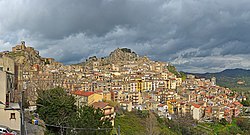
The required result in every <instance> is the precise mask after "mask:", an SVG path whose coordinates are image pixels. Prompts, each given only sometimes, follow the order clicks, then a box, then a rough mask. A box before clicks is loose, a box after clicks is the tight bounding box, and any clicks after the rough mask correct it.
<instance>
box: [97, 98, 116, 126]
mask: <svg viewBox="0 0 250 135" xmlns="http://www.w3.org/2000/svg"><path fill="white" fill-rule="evenodd" d="M92 105H93V107H94V108H95V109H98V108H99V109H101V110H102V111H103V114H104V118H107V119H109V120H110V122H111V123H112V126H114V125H115V111H114V110H115V109H114V107H112V106H110V105H109V103H106V102H94V103H93V104H92Z"/></svg>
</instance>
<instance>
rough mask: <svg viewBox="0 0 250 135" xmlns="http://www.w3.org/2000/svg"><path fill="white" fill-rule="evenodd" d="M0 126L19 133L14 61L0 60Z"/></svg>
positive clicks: (3, 58) (8, 59) (18, 108)
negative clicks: (15, 101) (15, 99)
mask: <svg viewBox="0 0 250 135" xmlns="http://www.w3.org/2000/svg"><path fill="white" fill-rule="evenodd" d="M0 68H1V70H0V93H1V94H0V125H4V126H7V127H9V128H11V129H12V130H16V131H20V106H19V104H18V103H14V102H13V101H14V82H15V79H14V61H13V60H12V59H10V58H7V57H2V58H0Z"/></svg>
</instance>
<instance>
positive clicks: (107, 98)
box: [103, 91, 111, 100]
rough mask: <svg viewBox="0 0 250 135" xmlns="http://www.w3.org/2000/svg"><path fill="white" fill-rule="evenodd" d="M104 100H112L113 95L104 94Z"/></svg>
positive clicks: (106, 92)
mask: <svg viewBox="0 0 250 135" xmlns="http://www.w3.org/2000/svg"><path fill="white" fill-rule="evenodd" d="M103 100H111V93H110V92H109V91H104V92H103Z"/></svg>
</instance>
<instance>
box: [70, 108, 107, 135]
mask: <svg viewBox="0 0 250 135" xmlns="http://www.w3.org/2000/svg"><path fill="white" fill-rule="evenodd" d="M71 125H72V127H73V128H75V129H78V128H79V130H76V131H75V133H74V134H79V135H81V134H89V135H90V134H109V133H110V131H111V128H112V124H111V122H110V121H109V120H108V119H106V118H104V114H103V112H102V111H101V110H100V109H95V108H93V107H92V106H83V107H80V108H79V109H78V112H77V115H74V117H72V119H71ZM80 128H84V129H80ZM96 129H100V130H96ZM70 132H72V129H71V130H70Z"/></svg>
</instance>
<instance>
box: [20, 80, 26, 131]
mask: <svg viewBox="0 0 250 135" xmlns="http://www.w3.org/2000/svg"><path fill="white" fill-rule="evenodd" d="M26 89H27V84H26V82H24V83H23V90H22V92H21V135H25V127H24V124H25V123H24V119H25V118H24V106H23V104H24V90H26Z"/></svg>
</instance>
